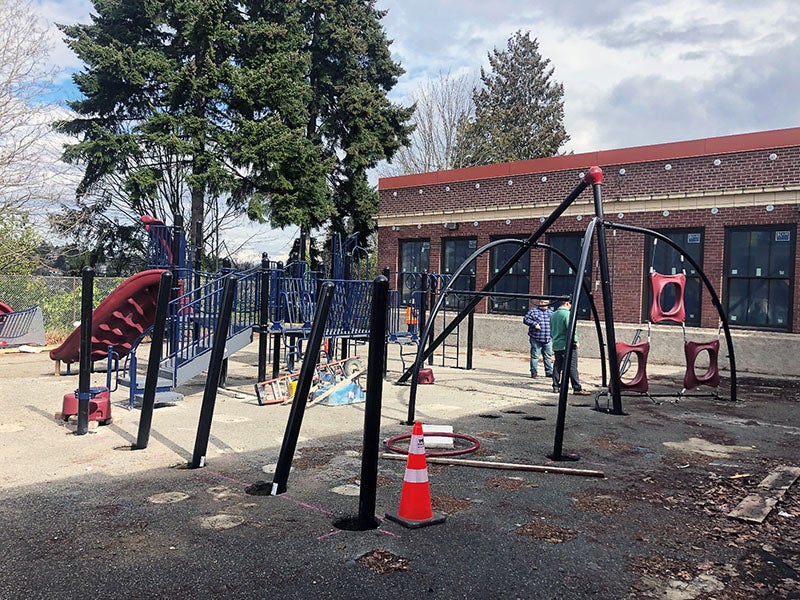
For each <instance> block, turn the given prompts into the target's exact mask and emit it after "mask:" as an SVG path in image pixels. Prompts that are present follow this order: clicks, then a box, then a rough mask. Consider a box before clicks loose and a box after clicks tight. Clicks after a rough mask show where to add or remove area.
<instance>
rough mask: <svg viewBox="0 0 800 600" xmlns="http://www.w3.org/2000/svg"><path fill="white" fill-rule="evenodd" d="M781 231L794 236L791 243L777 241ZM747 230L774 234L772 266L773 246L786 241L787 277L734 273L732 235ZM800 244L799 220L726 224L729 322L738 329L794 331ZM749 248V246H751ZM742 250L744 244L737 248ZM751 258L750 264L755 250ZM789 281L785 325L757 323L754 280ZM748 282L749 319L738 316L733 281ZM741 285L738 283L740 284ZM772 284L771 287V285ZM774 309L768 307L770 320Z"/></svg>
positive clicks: (725, 301)
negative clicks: (799, 235) (753, 308)
mask: <svg viewBox="0 0 800 600" xmlns="http://www.w3.org/2000/svg"><path fill="white" fill-rule="evenodd" d="M779 231H789V232H790V234H791V237H790V239H789V240H788V241H787V242H777V240H775V235H774V234H775V233H776V232H779ZM743 232H747V233H749V234H750V235H752V234H753V233H759V232H761V233H768V234H771V235H770V236H769V237H770V252H769V257H768V259H767V264H768V265H769V266H771V264H772V249H773V243H775V244H777V243H786V244H788V246H787V252H788V256H787V263H788V264H787V265H786V273H785V276H780V275H779V276H773V275H771V274H770V273H769V272H768V273H767V274H766V275H756V274H749V273H745V274H739V273H736V274H732V273H731V270H732V261H733V260H734V258H733V251H734V247H733V242H732V241H731V238H733V237H734V234H738V233H743ZM796 244H797V224H796V223H777V224H751V225H736V226H729V227H725V248H724V260H723V265H724V270H723V273H722V285H723V290H724V292H723V301H722V304H723V307H724V309H725V311H726V314H727V315H728V322H729V324H730V326H731V327H732V328H736V329H756V330H764V331H781V332H791V331H792V324H793V322H794V314H793V313H794V310H793V309H794V293H795V289H794V288H795V271H796V269H797V256H796ZM748 248H749V246H748ZM737 250H738V251H739V252H741V247H739V248H737ZM746 258H747V261H748V267H749V263H750V262H751V261H752V260H753V255H752V253H749V252H748V253H747V257H746ZM737 270H738V269H737ZM783 280H786V281H787V282H788V286H786V307H785V314H786V317H785V319H784V323H783V324H771V323H769V322H767V323H757V322H755V321H756V320H757V319H756V318H755V316H753V317H751V315H750V312H751V310H750V309H751V301H752V300H753V298H752V294H751V293H750V286H751V284H752V282H754V281H758V282H768V283H771V282H773V281H776V282H777V281H783ZM744 281H747V286H748V293H747V294H746V295H745V297H746V299H747V308H746V311H745V312H746V313H747V317H746V319H745V320H740V319H739V318H738V316H739V315H737V314H735V312H736V311H734V310H733V309H732V307H731V300H732V295H733V292H732V291H731V288H732V287H733V286H732V284H733V283H734V282H736V283H741V282H744ZM737 287H738V285H737ZM768 287H771V286H768ZM771 310H772V308H771V307H768V308H767V310H766V311H765V312H766V314H767V320H768V321H769V312H770V311H771Z"/></svg>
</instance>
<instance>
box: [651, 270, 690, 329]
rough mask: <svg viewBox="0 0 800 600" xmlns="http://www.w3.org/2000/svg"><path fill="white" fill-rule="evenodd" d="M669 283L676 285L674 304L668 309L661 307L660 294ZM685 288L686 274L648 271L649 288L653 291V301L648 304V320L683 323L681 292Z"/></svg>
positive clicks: (683, 309) (683, 313) (683, 311)
mask: <svg viewBox="0 0 800 600" xmlns="http://www.w3.org/2000/svg"><path fill="white" fill-rule="evenodd" d="M670 284H674V285H675V286H677V288H678V289H677V290H676V292H675V304H673V305H672V307H671V308H669V309H668V310H664V309H663V308H661V295H662V294H663V293H664V290H665V289H666V287H667V286H668V285H670ZM685 288H686V275H684V274H683V273H678V274H677V275H662V274H661V273H656V272H652V273H650V289H652V291H653V294H652V296H653V301H652V302H651V304H650V322H652V323H662V322H663V321H672V322H673V323H680V324H683V323H684V321H686V309H685V308H684V305H683V292H684V289H685Z"/></svg>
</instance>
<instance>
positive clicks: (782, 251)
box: [400, 225, 796, 331]
mask: <svg viewBox="0 0 800 600" xmlns="http://www.w3.org/2000/svg"><path fill="white" fill-rule="evenodd" d="M661 233H662V234H663V235H665V236H666V237H667V238H669V239H670V240H671V241H673V242H674V243H675V244H677V245H678V246H679V247H680V248H682V249H683V252H684V255H686V256H688V257H691V259H692V260H694V261H695V262H696V263H697V265H698V266H699V267H700V268H701V269H704V267H703V242H704V232H703V230H702V229H687V230H672V231H662V232H661ZM795 235H796V229H795V226H794V225H776V226H767V227H758V228H756V227H749V228H729V229H727V230H726V235H725V264H724V271H723V290H722V294H721V295H722V298H723V307H724V308H725V309H726V310H727V314H728V319H729V321H730V323H731V325H738V326H742V327H755V328H771V329H776V330H787V331H788V330H790V328H791V307H792V303H793V290H794V265H795V255H794V254H795V253H794V248H795V243H794V239H795ZM506 239H507V238H506ZM520 239H525V238H520ZM546 243H547V245H549V246H552V247H553V248H554V249H555V250H556V251H554V252H551V251H549V250H545V253H546V254H545V256H546V258H545V284H544V290H543V293H545V294H550V295H564V294H569V293H571V292H572V288H573V285H574V281H575V273H574V272H573V269H572V267H570V266H569V264H568V263H567V262H566V261H564V260H563V259H562V258H561V257H560V256H559V254H558V252H561V253H563V254H564V255H565V256H567V257H568V259H569V260H570V261H572V263H573V264H574V265H578V264H579V262H580V254H581V247H582V244H583V235H582V234H580V233H576V234H570V233H563V234H552V235H549V236H547V240H546ZM441 244H442V246H441V265H440V266H441V272H442V273H454V272H455V271H456V270H457V269H458V268H459V267H460V266H461V265H462V264H463V263H464V262H465V261H466V260H467V258H469V256H470V255H472V254H473V253H474V252H475V251H476V250H477V247H478V246H477V238H474V237H464V238H442V240H441ZM517 248H518V246H517V245H515V244H501V245H499V246H495V247H493V248H492V249H491V250H490V253H489V269H490V277H491V276H493V275H495V274H496V273H497V272H498V270H499V269H500V268H501V267H502V266H503V265H504V264H505V263H506V262H507V261H508V259H509V258H511V257H512V256H513V254H514V253H515V252H516V250H517ZM429 254H430V242H429V241H428V240H404V241H401V242H400V271H402V272H405V273H421V272H423V271H429V270H430V261H429ZM644 256H645V265H646V266H647V267H648V268H647V269H645V270H646V271H649V268H650V267H651V268H652V269H653V270H655V271H656V272H658V273H662V274H667V275H671V274H676V273H681V272H684V273H685V274H686V287H685V293H684V305H685V309H686V323H687V325H695V326H697V325H700V316H701V308H702V306H701V304H702V299H703V285H702V282H701V279H700V275H699V273H698V272H697V271H696V270H695V268H694V267H693V266H692V265H691V263H690V261H688V260H682V255H681V253H680V252H678V251H676V250H675V249H674V248H672V247H671V246H669V245H668V244H666V243H664V242H663V241H652V240H649V239H647V240H646V241H645V244H644ZM624 258H625V257H620V256H615V255H614V249H613V245H612V247H611V249H610V251H609V261H610V262H611V263H612V267H613V263H614V262H615V261H620V260H624ZM586 264H587V267H586V271H585V272H584V279H585V281H586V283H587V284H588V285H591V283H592V264H593V262H592V257H591V255H590V256H589V260H588V261H587V263H586ZM529 271H530V251H528V252H526V253H525V254H524V255H523V256H522V257H521V258H520V259H519V260H518V261H517V262H516V264H514V265H513V266H512V267H511V268H510V269H509V270H508V272H507V273H506V275H505V277H503V278H502V279H501V280H500V282H499V283H498V284H497V286H496V287H495V290H496V291H499V292H504V293H509V294H527V293H528V290H529V281H530V273H529ZM475 283H476V282H475V264H474V261H473V262H472V264H470V265H468V267H467V268H466V269H465V270H464V271H463V272H462V274H461V275H460V276H459V278H458V280H457V281H456V282H454V284H453V285H452V289H461V290H475ZM401 288H402V282H401ZM590 289H591V288H590ZM644 289H645V294H644V296H645V298H644V303H643V307H642V314H643V315H646V314H647V307H648V306H649V302H650V288H649V286H648V285H645V286H644ZM672 290H673V288H671V287H668V288H667V289H666V290H665V293H664V294H662V304H664V305H665V306H671V304H672V300H673V298H671V297H670V294H672V293H674V292H673V291H672ZM401 292H402V293H403V298H404V299H405V300H407V299H408V297H409V295H410V290H401ZM467 300H468V298H467V297H465V296H463V295H462V296H460V297H459V296H458V295H456V296H455V297H453V298H452V299H449V300H448V307H453V308H454V309H459V308H461V307H463V306H464V304H465V303H466V302H467ZM527 306H528V301H527V300H526V299H525V298H509V297H493V298H490V300H489V308H490V310H491V312H493V313H500V314H524V313H525V311H526V309H527ZM578 312H579V315H580V316H581V317H584V318H586V317H588V316H589V304H588V300H586V299H584V300H583V301H582V302H581V304H580V306H578ZM643 318H645V317H643Z"/></svg>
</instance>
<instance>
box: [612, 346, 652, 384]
mask: <svg viewBox="0 0 800 600" xmlns="http://www.w3.org/2000/svg"><path fill="white" fill-rule="evenodd" d="M628 353H632V354H634V355H635V356H636V375H634V377H633V379H631V380H630V381H623V380H622V379H620V381H619V386H620V389H623V390H629V391H631V392H637V393H639V394H646V393H647V390H648V389H650V386H649V383H648V382H647V355H648V354H649V353H650V342H639V343H637V344H626V343H625V342H617V364H622V360H623V359H624V357H625V355H626V354H628Z"/></svg>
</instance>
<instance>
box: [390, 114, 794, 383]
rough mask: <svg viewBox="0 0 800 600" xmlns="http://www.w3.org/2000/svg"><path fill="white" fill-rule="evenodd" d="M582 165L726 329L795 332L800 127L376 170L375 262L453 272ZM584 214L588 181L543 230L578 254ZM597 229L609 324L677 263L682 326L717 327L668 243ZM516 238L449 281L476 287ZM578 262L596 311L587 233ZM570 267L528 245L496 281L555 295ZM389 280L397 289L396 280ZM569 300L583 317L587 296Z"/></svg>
mask: <svg viewBox="0 0 800 600" xmlns="http://www.w3.org/2000/svg"><path fill="white" fill-rule="evenodd" d="M592 166H599V167H601V168H602V170H603V185H602V196H603V210H604V213H605V218H606V219H607V220H608V221H612V222H619V223H623V224H626V225H633V226H638V227H646V228H649V229H653V230H656V231H658V232H660V233H662V234H664V235H666V236H667V237H669V238H670V239H671V240H673V241H675V242H676V243H678V244H679V245H680V246H681V247H682V248H684V250H685V252H686V254H688V255H690V256H691V257H692V258H693V259H694V260H695V261H696V262H697V263H698V264H699V265H700V266H701V268H702V270H703V272H704V273H705V274H706V275H707V276H708V278H709V280H710V281H711V283H712V285H713V286H714V287H715V289H716V291H717V293H718V294H719V296H720V298H721V302H722V305H723V307H724V309H725V311H726V312H727V315H728V319H729V322H730V325H731V327H732V328H734V329H735V330H737V331H740V332H742V334H745V333H747V334H750V333H752V332H769V334H775V335H778V336H779V337H778V338H775V337H774V335H766V334H765V335H761V336H756V339H764V340H768V339H770V338H771V339H791V340H792V343H796V340H797V338H796V336H788V338H784V336H783V335H780V334H797V333H800V294H798V293H797V282H798V277H799V276H800V265H799V264H798V261H797V256H798V240H797V226H798V222H800V128H791V129H782V130H775V131H763V132H757V133H746V134H741V135H731V136H724V137H715V138H707V139H699V140H691V141H683V142H674V143H667V144H656V145H652V146H641V147H635V148H623V149H618V150H606V151H598V152H590V153H582V154H570V155H565V156H556V157H551V158H542V159H535V160H526V161H519V162H511V163H504V164H495V165H486V166H480V167H470V168H465V169H455V170H450V171H441V172H435V173H423V174H415V175H404V176H399V177H388V178H382V179H380V180H379V183H378V188H379V193H380V208H379V213H378V216H377V222H378V264H379V265H380V267H382V268H385V267H388V268H389V269H390V270H391V271H392V272H393V273H407V272H423V271H428V272H434V273H453V272H454V271H455V270H456V268H458V266H459V265H460V264H461V263H463V261H464V259H465V258H466V257H468V256H469V255H470V254H472V253H473V252H474V251H475V250H476V249H477V248H480V247H482V246H484V245H485V244H487V243H489V242H490V241H493V240H496V239H506V238H518V239H519V238H521V239H525V238H527V237H529V236H530V235H531V233H533V232H534V231H535V230H536V229H537V227H539V225H540V223H541V222H542V221H543V220H544V219H545V218H546V217H547V216H548V215H549V214H550V213H551V212H552V211H553V209H554V208H555V207H556V206H558V205H559V204H560V203H561V201H562V200H563V199H564V198H565V197H566V196H567V194H568V193H569V192H570V191H572V190H573V189H574V188H575V186H576V185H577V184H578V183H579V181H580V180H581V178H583V177H584V175H585V173H586V172H587V170H588V169H589V167H592ZM593 216H594V204H593V198H592V193H591V188H589V189H587V190H586V191H584V193H583V194H582V195H581V196H580V197H579V198H578V199H577V201H576V202H574V203H573V205H572V206H571V207H570V208H568V209H567V210H566V212H565V213H564V214H563V215H562V216H561V217H560V218H559V219H558V220H557V221H556V222H555V223H554V225H553V226H552V227H551V228H550V230H549V231H548V232H547V234H546V235H545V237H544V239H542V240H541V241H543V242H545V243H547V244H548V245H551V246H553V247H556V248H558V249H560V250H562V251H563V252H564V253H565V254H566V255H567V256H569V257H570V258H572V259H573V260H574V262H575V263H576V264H577V259H578V256H579V254H580V247H581V242H582V238H583V235H584V233H585V230H586V224H587V223H588V220H589V219H591V218H592V217H593ZM606 239H607V245H608V260H609V267H610V279H611V289H612V293H613V306H614V318H615V321H616V322H619V323H621V324H622V323H626V324H630V325H631V326H640V325H641V324H642V323H644V322H645V321H646V319H647V309H648V306H649V302H650V285H649V277H648V273H649V272H650V270H651V268H652V269H653V270H655V271H656V272H659V273H665V274H672V273H677V272H681V271H684V272H685V273H686V276H687V284H686V294H685V304H686V325H687V326H689V327H699V328H707V329H713V330H716V329H717V327H718V325H719V318H718V315H717V312H716V310H715V309H714V307H713V305H712V303H711V302H710V301H709V298H708V295H707V294H706V293H705V292H703V291H702V289H701V287H702V286H701V284H700V280H699V276H698V273H696V272H695V271H694V269H692V268H691V266H690V265H689V264H688V263H687V262H686V261H681V257H680V255H679V254H678V253H676V252H675V251H673V250H672V249H671V248H669V247H668V246H667V245H666V244H664V243H663V242H662V243H661V244H654V243H653V240H652V239H651V238H650V237H648V236H643V235H641V234H639V233H634V232H630V231H621V230H616V231H612V230H609V231H607V232H606ZM514 249H515V248H513V247H511V246H510V245H502V246H497V247H495V248H493V249H492V250H491V251H490V252H488V253H486V254H485V255H482V256H481V257H480V258H479V259H478V260H477V261H476V262H475V264H474V265H471V267H470V268H469V269H468V270H467V272H466V273H465V275H464V276H462V277H461V278H460V281H459V282H457V285H455V287H457V288H459V289H480V288H481V287H483V285H485V283H486V282H487V281H488V279H489V277H490V275H491V274H493V273H494V272H495V270H496V269H497V268H498V266H499V265H502V264H503V263H504V262H505V259H506V257H508V256H509V255H510V254H511V253H512V252H513V251H514ZM589 264H590V265H591V266H588V267H587V270H586V272H585V273H584V276H585V278H586V280H587V282H588V283H589V285H590V286H591V289H592V290H594V291H595V293H596V295H597V304H598V307H599V308H600V309H602V306H601V304H602V302H601V299H600V287H599V270H598V263H597V248H596V244H595V248H594V250H593V255H592V260H590V261H589ZM573 278H574V274H573V273H572V271H571V269H570V267H569V266H568V265H567V264H566V262H565V261H563V260H562V259H561V258H559V257H558V256H557V255H556V254H555V253H553V252H547V251H543V250H540V249H533V250H532V251H530V252H529V253H527V254H526V255H525V256H523V258H522V259H520V260H519V261H518V263H517V264H516V266H515V267H514V268H512V269H511V270H510V271H509V272H508V273H507V274H506V276H505V277H504V278H503V279H502V280H501V281H500V283H499V284H498V286H497V287H496V288H495V289H496V290H497V291H502V292H517V293H519V292H523V293H531V294H540V293H542V294H553V295H556V294H563V293H565V292H567V291H569V290H571V289H572V282H573V281H574V279H573ZM395 281H397V282H398V285H399V287H400V288H401V289H402V286H403V278H402V277H399V278H397V279H396V280H395ZM527 304H528V301H527V299H525V298H520V299H509V298H507V297H497V298H487V299H484V300H482V301H481V303H480V304H479V305H478V307H477V310H476V314H478V315H486V316H489V317H491V316H495V317H500V316H504V317H506V318H510V320H511V322H514V323H516V321H517V320H518V316H519V315H521V314H523V313H524V312H525V310H526V308H527ZM579 311H580V313H581V316H584V317H588V315H589V311H588V306H587V305H586V304H583V305H582V306H581V307H579ZM492 328H493V329H497V321H495V325H492ZM490 337H491V336H489V338H490ZM489 338H487V339H489ZM623 339H624V336H623ZM497 343H498V344H499V345H500V346H501V347H502V344H503V341H498V342H497ZM506 343H507V342H506ZM484 345H485V344H484ZM490 345H491V344H490ZM796 362H797V361H795V366H794V369H795V371H798V369H797V366H796ZM797 374H800V372H799V373H797Z"/></svg>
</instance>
